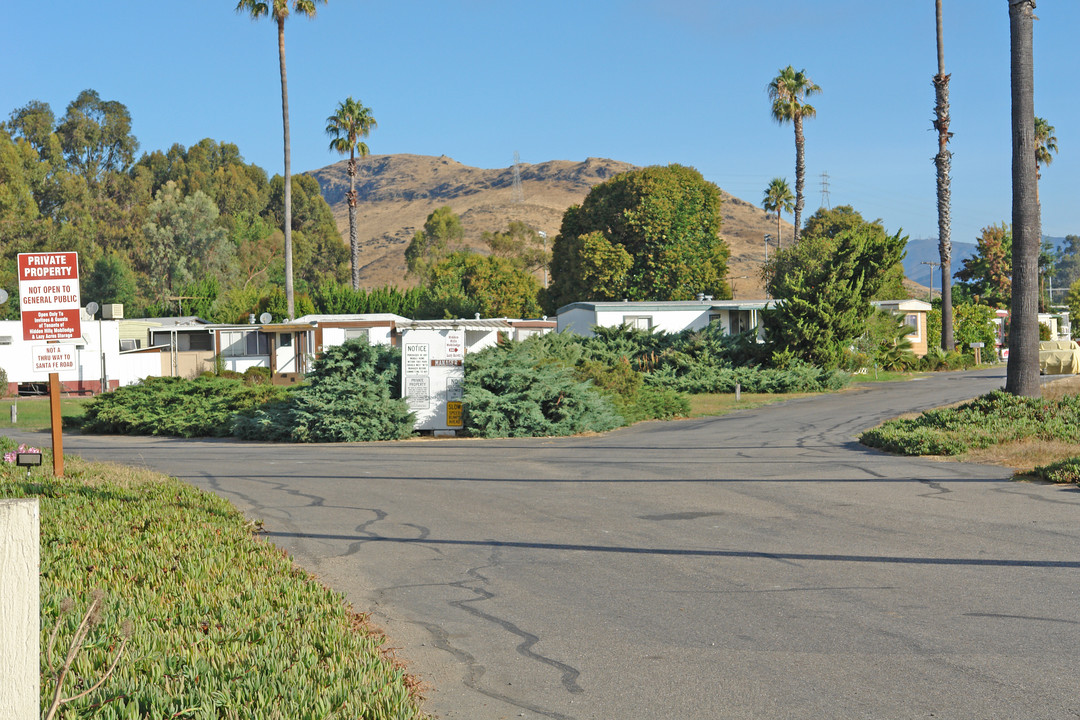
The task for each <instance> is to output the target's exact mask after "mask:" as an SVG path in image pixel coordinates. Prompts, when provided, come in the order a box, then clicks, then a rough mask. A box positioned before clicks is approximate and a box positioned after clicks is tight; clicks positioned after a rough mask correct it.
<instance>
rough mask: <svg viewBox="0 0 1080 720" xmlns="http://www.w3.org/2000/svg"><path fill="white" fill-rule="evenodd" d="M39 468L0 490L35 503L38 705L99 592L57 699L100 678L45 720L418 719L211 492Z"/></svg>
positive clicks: (381, 650)
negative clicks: (37, 520)
mask: <svg viewBox="0 0 1080 720" xmlns="http://www.w3.org/2000/svg"><path fill="white" fill-rule="evenodd" d="M0 445H2V447H0V449H3V450H5V451H6V450H9V449H12V448H13V447H14V445H13V444H12V443H11V442H10V441H9V440H7V439H6V438H2V439H0ZM50 467H51V466H50V461H49V459H48V458H46V459H45V463H44V464H43V465H42V466H41V467H40V468H36V469H35V470H34V471H33V475H32V476H31V477H29V478H28V477H27V475H26V474H25V472H24V471H23V469H22V468H17V467H15V466H14V465H11V464H9V463H0V497H8V498H19V497H36V498H38V499H39V501H40V512H41V626H42V631H41V632H42V635H41V647H42V651H43V652H42V655H43V657H42V708H43V711H44V710H45V709H46V708H48V707H49V706H50V705H51V703H52V701H53V696H54V692H55V688H56V677H57V674H58V673H59V671H60V670H61V669H62V668H63V666H64V664H65V658H66V657H67V656H68V652H69V648H70V647H71V645H72V640H73V638H74V637H75V636H76V634H77V632H78V627H79V625H80V624H81V622H82V620H83V618H84V616H85V613H84V611H85V610H86V609H87V607H88V606H89V605H91V603H92V602H94V600H93V599H94V598H98V597H100V600H99V601H98V607H97V608H96V609H95V612H94V613H93V614H94V615H95V616H96V618H91V619H90V620H89V621H88V623H87V630H86V631H85V637H84V638H83V640H82V642H81V647H79V648H77V649H78V652H77V653H76V654H75V655H74V660H73V661H72V662H71V663H70V666H69V669H68V670H67V672H66V673H65V674H64V679H63V683H62V688H61V693H60V694H61V696H62V697H64V698H67V697H72V696H76V695H79V694H80V693H83V692H84V691H86V690H87V689H89V688H91V687H92V686H93V685H94V684H96V683H97V682H98V681H99V680H101V679H104V680H105V682H104V683H103V684H102V685H101V687H100V688H99V689H97V690H94V691H93V692H90V693H89V694H86V695H85V696H83V697H80V698H78V699H76V700H72V701H70V702H66V703H63V704H61V705H60V706H59V709H58V711H57V712H56V714H55V717H57V718H89V717H93V718H103V719H107V720H114V719H115V720H121V719H125V718H191V719H200V718H251V719H252V720H256V719H258V720H262V719H264V718H282V719H283V720H284V719H288V720H293V719H297V720H322V719H323V718H349V719H353V718H368V719H372V720H375V719H378V720H383V719H391V718H393V719H400V720H411V719H413V718H417V719H419V718H423V717H425V716H424V715H423V713H422V711H421V710H420V698H419V697H418V695H417V692H416V687H415V682H414V680H413V679H412V678H410V676H408V675H407V674H406V673H405V672H404V670H403V668H402V667H401V666H400V664H399V663H397V662H395V660H394V658H393V657H392V655H391V654H390V653H389V651H388V650H387V648H386V645H385V638H384V637H383V636H382V635H381V634H380V633H379V632H378V631H377V630H375V629H373V628H372V627H371V626H370V625H369V624H368V623H367V621H366V619H365V617H364V616H363V615H360V614H357V613H355V612H354V611H352V610H351V609H350V607H349V606H348V605H347V604H346V603H345V601H344V599H343V598H342V596H341V595H339V594H338V593H335V592H334V591H332V590H329V589H327V588H326V587H324V586H323V585H321V584H320V583H318V582H317V581H316V580H315V579H314V578H313V577H312V576H310V575H309V574H308V573H306V572H305V571H303V570H302V569H300V568H298V567H296V566H294V565H293V564H292V561H291V560H290V559H289V557H288V556H287V555H286V554H285V553H284V552H283V551H281V550H279V549H277V548H275V547H274V546H273V545H271V544H269V543H267V542H264V541H262V540H261V539H260V538H259V537H258V528H259V526H258V524H255V523H250V522H248V521H246V520H245V518H244V517H243V516H242V515H241V514H240V513H239V512H237V511H236V510H235V509H234V508H233V507H232V506H231V505H230V504H229V503H227V502H226V501H225V500H223V499H221V498H219V497H217V496H215V495H212V494H209V493H204V492H202V491H199V490H197V489H195V488H193V487H191V486H189V485H186V484H184V483H182V482H180V481H178V480H175V479H172V478H167V477H164V476H162V475H158V474H156V473H152V472H150V471H146V470H139V469H132V468H121V467H116V466H109V465H103V464H98V463H86V462H83V461H82V460H80V459H79V458H77V457H71V458H68V462H67V472H66V474H65V476H64V477H63V478H55V477H53V476H52V474H51V472H50V470H49V468H50ZM54 635H55V637H54ZM113 662H115V663H116V666H115V669H114V670H112V671H111V672H110V671H109V667H110V666H111V665H112V664H113Z"/></svg>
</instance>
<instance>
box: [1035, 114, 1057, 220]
mask: <svg viewBox="0 0 1080 720" xmlns="http://www.w3.org/2000/svg"><path fill="white" fill-rule="evenodd" d="M1057 151H1058V146H1057V136H1056V135H1054V126H1053V125H1051V124H1050V123H1048V122H1046V118H1041V117H1037V118H1035V183H1036V185H1035V199H1036V200H1038V198H1039V185H1038V182H1039V180H1041V179H1042V173H1041V172H1040V171H1039V169H1040V168H1042V167H1043V166H1044V165H1049V164H1050V163H1052V162H1054V154H1055V153H1057Z"/></svg>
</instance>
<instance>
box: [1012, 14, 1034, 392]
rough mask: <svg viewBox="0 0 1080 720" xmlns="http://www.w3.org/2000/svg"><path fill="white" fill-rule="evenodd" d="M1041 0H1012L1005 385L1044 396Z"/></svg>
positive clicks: (1014, 390)
mask: <svg viewBox="0 0 1080 720" xmlns="http://www.w3.org/2000/svg"><path fill="white" fill-rule="evenodd" d="M1034 10H1035V0H1009V35H1010V58H1011V71H1010V79H1011V83H1010V84H1011V86H1012V156H1013V162H1012V195H1013V202H1012V226H1013V248H1012V252H1013V276H1012V303H1011V305H1010V309H1009V314H1010V316H1011V318H1010V320H1011V324H1010V329H1009V367H1008V370H1007V371H1006V379H1005V391H1006V392H1009V393H1012V394H1013V395H1020V396H1023V397H1039V395H1040V391H1039V319H1038V312H1039V246H1040V244H1041V240H1042V228H1041V222H1040V220H1039V202H1038V198H1037V197H1036V188H1037V187H1038V181H1037V179H1036V172H1037V169H1038V166H1037V165H1036V159H1035V145H1036V139H1035V77H1034V76H1035V72H1034V63H1033V60H1032V56H1033V52H1032V45H1033V42H1032V27H1031V26H1032V20H1033V19H1034Z"/></svg>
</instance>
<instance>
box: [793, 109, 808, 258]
mask: <svg viewBox="0 0 1080 720" xmlns="http://www.w3.org/2000/svg"><path fill="white" fill-rule="evenodd" d="M794 124H795V239H794V240H793V241H792V242H793V243H794V244H796V245H798V243H799V234H800V232H801V230H800V227H801V225H802V211H803V202H804V198H803V185H804V184H805V180H806V157H805V154H804V153H805V148H804V145H805V138H804V137H803V131H802V115H799V114H796V115H795V117H794Z"/></svg>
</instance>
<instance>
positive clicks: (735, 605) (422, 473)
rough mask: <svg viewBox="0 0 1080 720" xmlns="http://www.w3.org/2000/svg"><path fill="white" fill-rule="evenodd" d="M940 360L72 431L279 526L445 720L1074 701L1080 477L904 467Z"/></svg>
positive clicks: (996, 711) (968, 713) (815, 712)
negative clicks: (261, 421) (721, 391)
mask: <svg viewBox="0 0 1080 720" xmlns="http://www.w3.org/2000/svg"><path fill="white" fill-rule="evenodd" d="M1003 383H1004V373H1003V371H982V372H976V373H961V374H948V375H937V376H932V377H929V378H926V379H923V380H917V381H914V382H907V383H895V384H888V385H879V386H876V387H873V388H870V389H866V388H857V389H854V390H851V391H848V392H844V393H840V394H835V395H829V396H822V397H817V398H810V399H805V400H795V401H790V402H787V403H783V404H779V405H773V406H769V407H765V408H762V409H758V410H753V411H745V412H740V413H736V414H733V415H729V416H726V417H722V418H711V419H701V420H689V421H682V422H671V423H646V424H641V425H638V426H635V427H633V428H626V429H623V430H620V431H616V432H613V433H609V434H606V435H602V436H595V437H577V438H568V439H537V440H499V441H483V440H449V441H442V440H440V441H431V440H413V441H406V442H398V443H372V444H355V445H329V446H310V445H309V446H272V445H261V444H251V443H236V442H230V441H183V440H161V439H152V438H102V437H78V436H71V437H68V438H67V440H66V447H67V448H68V451H69V452H78V453H81V454H84V455H86V456H88V457H97V458H102V459H105V458H108V459H113V460H116V461H120V462H126V463H138V464H145V465H149V466H152V467H155V468H158V469H160V470H162V471H164V472H167V473H169V474H172V475H176V476H178V477H180V478H183V479H185V480H187V481H190V482H192V483H194V484H196V485H198V486H200V487H203V488H206V489H209V490H213V491H215V492H218V493H220V494H222V495H224V496H226V497H228V498H229V499H231V500H232V501H234V502H235V503H236V504H237V505H238V506H239V507H240V508H241V509H242V510H244V511H245V512H246V513H248V514H249V515H251V516H254V517H260V518H263V519H264V520H265V522H266V529H267V530H268V532H269V535H270V538H271V539H272V540H273V541H274V542H275V543H277V544H279V545H280V546H282V547H284V548H286V549H287V550H288V551H289V552H291V553H292V554H293V555H294V556H295V557H296V559H297V561H298V562H300V563H301V564H302V565H304V566H305V567H307V568H309V569H310V570H312V571H313V572H315V573H317V574H318V575H319V576H320V577H321V579H322V580H323V581H324V582H326V583H327V584H329V585H331V586H333V587H335V588H337V589H339V590H341V591H343V592H345V593H346V594H347V595H348V597H349V599H350V600H351V601H352V603H353V604H354V606H355V607H356V608H357V609H358V610H370V611H371V612H372V614H373V617H374V619H375V621H376V622H377V623H379V624H381V625H382V626H383V627H384V628H385V629H386V630H387V631H388V633H389V635H390V638H391V640H390V642H391V644H392V645H394V646H395V647H398V648H400V649H399V650H398V654H399V655H400V656H401V657H402V658H404V659H406V660H407V661H408V662H409V664H410V668H411V669H412V670H413V672H415V673H417V674H419V675H420V677H421V678H422V679H423V680H424V681H425V682H426V683H427V684H428V685H429V687H430V689H429V693H428V697H429V703H428V706H427V707H428V709H429V711H431V712H432V713H433V714H435V715H436V716H438V717H441V718H454V719H462V720H463V719H466V718H467V719H470V720H487V719H489V718H490V719H496V718H518V717H525V718H540V717H546V718H579V719H582V720H585V719H593V718H596V719H599V718H604V719H608V718H645V719H651V718H665V719H667V718H670V719H684V720H689V719H695V718H701V719H705V718H709V719H713V718H800V719H801V718H845V719H847V718H904V719H908V718H922V717H925V718H929V717H934V718H958V719H961V718H962V719H964V720H969V719H972V718H1027V719H1034V718H1071V717H1080V692H1078V688H1077V679H1076V677H1077V668H1078V667H1080V619H1078V618H1077V615H1075V614H1074V612H1075V611H1076V609H1077V607H1078V600H1080V556H1078V552H1077V548H1078V539H1080V522H1078V517H1077V514H1078V513H1080V494H1078V493H1077V491H1076V490H1075V489H1073V488H1058V487H1051V486H1045V485H1031V484H1021V483H1013V482H1010V481H1009V473H1008V472H1007V471H1005V470H1002V469H999V468H994V467H985V466H978V465H966V464H959V463H944V462H935V461H931V460H923V459H905V458H895V457H891V456H887V455H884V454H881V453H877V452H874V451H870V450H867V449H865V448H862V447H861V446H859V445H858V444H857V443H856V442H855V437H856V436H857V434H858V433H859V432H860V431H861V430H862V429H864V428H866V427H869V426H871V425H874V424H876V423H877V422H879V421H880V420H882V419H885V418H887V417H890V416H893V415H896V414H898V413H900V412H904V411H907V410H915V409H923V408H927V407H932V406H934V405H939V404H943V403H947V402H953V401H957V400H960V399H964V398H968V397H972V396H975V395H978V394H980V393H982V392H985V391H987V390H989V389H991V388H993V387H1000V386H1001V385H1002V384H1003Z"/></svg>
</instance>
